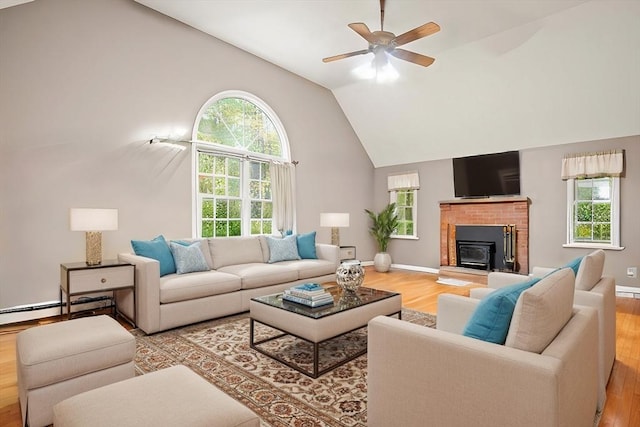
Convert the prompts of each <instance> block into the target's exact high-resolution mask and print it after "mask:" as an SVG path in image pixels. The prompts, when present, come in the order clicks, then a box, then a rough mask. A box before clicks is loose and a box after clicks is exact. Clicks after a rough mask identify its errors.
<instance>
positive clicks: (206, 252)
mask: <svg viewBox="0 0 640 427" xmlns="http://www.w3.org/2000/svg"><path fill="white" fill-rule="evenodd" d="M172 242H176V243H180V244H184V245H187V246H188V245H190V244H192V243H195V242H200V243H201V244H200V250H201V251H202V255H203V256H204V259H205V260H206V261H207V265H208V266H209V270H213V259H212V258H211V251H210V250H209V241H208V240H207V239H180V240H172Z"/></svg>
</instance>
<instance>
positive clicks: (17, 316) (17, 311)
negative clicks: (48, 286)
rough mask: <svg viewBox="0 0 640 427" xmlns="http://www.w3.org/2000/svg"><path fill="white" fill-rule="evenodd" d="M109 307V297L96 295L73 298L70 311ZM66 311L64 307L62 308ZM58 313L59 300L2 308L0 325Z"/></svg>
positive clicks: (57, 314)
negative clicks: (89, 298) (92, 297)
mask: <svg viewBox="0 0 640 427" xmlns="http://www.w3.org/2000/svg"><path fill="white" fill-rule="evenodd" d="M107 307H111V298H104V297H98V298H95V299H91V300H89V301H86V302H84V301H80V300H75V301H72V302H71V312H72V313H76V312H79V311H85V310H97V309H103V308H107ZM62 312H63V314H66V313H67V310H66V308H63V310H62ZM59 315H60V301H49V302H42V303H37V304H30V305H25V306H18V307H12V308H7V309H4V310H3V312H0V325H7V324H10V323H19V322H27V321H30V320H38V319H44V318H46V317H54V316H59Z"/></svg>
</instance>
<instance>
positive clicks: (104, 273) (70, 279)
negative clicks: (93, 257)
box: [60, 260, 136, 326]
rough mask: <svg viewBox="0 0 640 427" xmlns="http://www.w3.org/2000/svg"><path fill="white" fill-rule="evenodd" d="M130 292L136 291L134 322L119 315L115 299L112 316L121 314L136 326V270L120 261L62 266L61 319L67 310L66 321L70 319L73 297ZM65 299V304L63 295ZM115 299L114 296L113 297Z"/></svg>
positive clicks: (65, 264) (131, 265)
mask: <svg viewBox="0 0 640 427" xmlns="http://www.w3.org/2000/svg"><path fill="white" fill-rule="evenodd" d="M123 289H131V290H132V291H133V319H130V318H128V317H127V316H125V315H124V314H122V313H120V312H119V311H118V305H117V299H116V298H115V297H114V298H113V301H114V303H113V313H114V315H118V314H120V315H121V316H122V317H123V318H124V319H125V320H127V321H128V322H129V323H131V324H132V325H133V326H135V325H136V275H135V266H134V265H133V264H129V263H126V262H120V261H118V260H103V261H102V263H101V264H98V265H87V264H86V263H85V262H71V263H64V264H60V315H62V314H63V311H62V309H63V307H65V306H66V308H67V319H71V297H72V296H77V295H85V294H93V293H98V292H108V291H111V292H113V293H115V291H119V290H123ZM63 293H64V294H65V295H66V301H65V300H63V299H62V294H63ZM114 296H115V295H114Z"/></svg>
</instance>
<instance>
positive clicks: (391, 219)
mask: <svg viewBox="0 0 640 427" xmlns="http://www.w3.org/2000/svg"><path fill="white" fill-rule="evenodd" d="M364 211H365V212H366V213H367V214H368V215H369V218H371V220H372V221H373V225H371V227H369V233H371V235H372V236H373V238H374V239H376V244H377V246H378V253H377V254H376V256H375V258H374V259H373V266H374V267H375V269H376V271H379V272H381V273H384V272H387V271H389V268H390V267H391V255H389V254H388V253H387V246H388V245H389V239H390V238H391V235H392V234H393V233H394V232H395V231H396V229H397V228H398V215H397V214H396V204H395V203H389V204H388V205H387V206H386V207H385V208H384V209H383V210H382V211H380V213H377V214H376V213H375V212H372V211H370V210H369V209H365V210H364Z"/></svg>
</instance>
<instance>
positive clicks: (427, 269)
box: [372, 263, 440, 274]
mask: <svg viewBox="0 0 640 427" xmlns="http://www.w3.org/2000/svg"><path fill="white" fill-rule="evenodd" d="M372 264H373V263H372ZM391 268H398V269H400V270H409V271H419V272H421V273H431V274H438V273H439V272H440V270H439V269H437V268H431V267H420V266H418V265H407V264H391Z"/></svg>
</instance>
